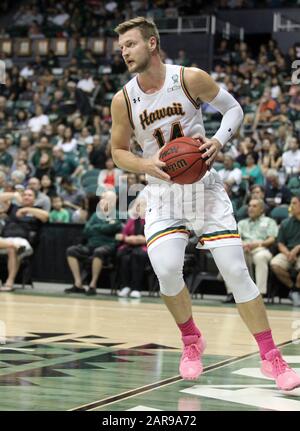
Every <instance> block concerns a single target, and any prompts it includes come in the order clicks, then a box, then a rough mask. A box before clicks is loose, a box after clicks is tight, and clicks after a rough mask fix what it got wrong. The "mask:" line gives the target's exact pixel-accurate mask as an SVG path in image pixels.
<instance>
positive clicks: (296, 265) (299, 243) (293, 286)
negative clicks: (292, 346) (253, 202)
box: [271, 195, 300, 307]
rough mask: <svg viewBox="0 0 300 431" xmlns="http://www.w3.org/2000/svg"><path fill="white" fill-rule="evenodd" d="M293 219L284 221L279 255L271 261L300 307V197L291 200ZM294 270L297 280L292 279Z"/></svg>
mask: <svg viewBox="0 0 300 431" xmlns="http://www.w3.org/2000/svg"><path fill="white" fill-rule="evenodd" d="M290 209H291V217H289V218H288V219H286V220H283V222H282V223H281V226H280V228H279V234H278V238H277V243H278V250H279V254H277V255H276V256H275V257H273V259H272V260H271V267H272V270H273V271H274V272H275V274H276V276H277V278H278V279H279V280H280V281H281V282H282V283H283V284H284V285H285V286H286V287H288V288H289V289H290V293H289V298H290V299H291V300H292V302H293V305H294V306H295V307H300V272H299V269H300V195H297V196H294V197H293V198H292V200H291V205H290ZM292 270H295V272H296V274H297V275H296V280H295V281H294V280H293V279H292V276H291V275H292V272H291V271H292Z"/></svg>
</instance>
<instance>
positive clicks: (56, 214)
mask: <svg viewBox="0 0 300 431" xmlns="http://www.w3.org/2000/svg"><path fill="white" fill-rule="evenodd" d="M51 203H52V210H51V211H50V214H49V222H50V223H69V222H70V213H69V211H68V210H66V209H65V208H63V206H64V201H63V200H62V198H61V197H60V196H53V197H52V199H51Z"/></svg>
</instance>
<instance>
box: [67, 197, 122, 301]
mask: <svg viewBox="0 0 300 431" xmlns="http://www.w3.org/2000/svg"><path fill="white" fill-rule="evenodd" d="M116 202H117V196H116V193H115V192H114V191H112V190H108V191H104V192H103V193H102V194H101V199H100V204H99V209H98V211H96V212H95V213H94V214H93V215H92V216H91V218H90V219H89V220H88V222H87V223H86V225H85V227H84V230H83V234H84V237H85V239H86V240H87V242H86V244H85V245H83V244H78V245H73V246H71V247H69V248H68V249H67V260H68V264H69V267H70V269H71V272H72V274H73V277H74V285H73V286H72V287H70V288H68V289H65V292H66V293H86V294H87V295H95V294H96V287H97V281H98V278H99V276H100V273H101V270H102V267H103V265H104V264H105V263H106V262H107V259H108V258H109V257H110V256H112V255H113V254H114V252H115V250H116V246H117V240H116V239H115V235H116V233H118V232H120V231H121V229H122V224H121V222H120V220H119V219H118V218H117V212H116V209H115V208H116ZM89 258H92V280H91V282H90V284H89V289H88V290H87V291H85V289H84V288H83V286H82V278H81V274H80V263H81V262H84V261H88V260H89Z"/></svg>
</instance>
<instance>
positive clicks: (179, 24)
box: [155, 15, 210, 34]
mask: <svg viewBox="0 0 300 431" xmlns="http://www.w3.org/2000/svg"><path fill="white" fill-rule="evenodd" d="M155 23H156V25H157V27H158V29H159V32H160V33H177V34H180V33H193V32H197V33H206V34H208V33H209V31H210V16H209V15H200V16H179V17H177V18H161V19H156V20H155Z"/></svg>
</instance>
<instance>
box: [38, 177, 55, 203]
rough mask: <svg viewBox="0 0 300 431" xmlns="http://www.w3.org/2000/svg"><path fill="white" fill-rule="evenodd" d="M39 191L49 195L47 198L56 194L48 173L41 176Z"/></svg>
mask: <svg viewBox="0 0 300 431" xmlns="http://www.w3.org/2000/svg"><path fill="white" fill-rule="evenodd" d="M41 192H42V193H44V194H45V195H47V196H49V198H52V197H53V196H56V195H57V190H56V187H55V185H54V184H53V180H52V178H51V177H50V176H49V175H43V176H42V178H41Z"/></svg>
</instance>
